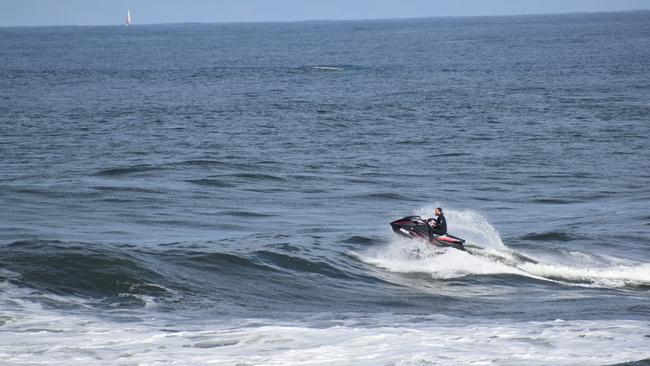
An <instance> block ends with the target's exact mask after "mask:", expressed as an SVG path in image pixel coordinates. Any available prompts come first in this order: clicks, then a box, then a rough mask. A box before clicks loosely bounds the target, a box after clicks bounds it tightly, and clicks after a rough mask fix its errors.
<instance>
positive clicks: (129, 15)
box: [124, 9, 133, 27]
mask: <svg viewBox="0 0 650 366" xmlns="http://www.w3.org/2000/svg"><path fill="white" fill-rule="evenodd" d="M132 22H133V21H132V20H131V9H127V10H126V22H125V23H124V25H126V26H127V27H128V26H130V25H131V23H132Z"/></svg>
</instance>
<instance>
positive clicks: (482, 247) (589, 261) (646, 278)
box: [352, 207, 650, 288]
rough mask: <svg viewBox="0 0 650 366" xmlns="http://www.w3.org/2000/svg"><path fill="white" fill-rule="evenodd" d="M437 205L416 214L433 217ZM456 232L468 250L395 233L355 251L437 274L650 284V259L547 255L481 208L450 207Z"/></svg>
mask: <svg viewBox="0 0 650 366" xmlns="http://www.w3.org/2000/svg"><path fill="white" fill-rule="evenodd" d="M433 211H434V207H424V208H421V209H419V210H416V212H415V214H418V215H420V216H422V217H432V216H433ZM446 216H447V218H448V221H449V222H453V230H452V231H453V232H452V233H453V234H454V235H458V236H460V237H462V238H464V239H466V240H467V243H468V244H469V245H468V246H467V249H468V251H467V252H463V251H460V250H456V249H453V248H439V247H435V246H432V245H431V244H429V243H425V242H424V241H419V240H412V239H407V238H401V237H397V236H395V238H394V239H393V240H391V241H390V242H389V244H387V245H385V246H382V247H375V248H369V249H368V250H366V251H365V252H363V253H352V255H353V256H355V257H356V258H358V259H359V260H361V261H363V262H365V263H368V264H371V265H374V266H377V267H380V268H383V269H386V270H388V271H391V272H398V273H427V274H430V275H431V276H432V278H436V279H445V280H446V279H453V278H461V277H465V276H475V275H479V276H480V275H500V274H514V275H519V276H523V277H528V278H532V279H536V280H544V281H552V282H555V283H560V284H566V285H572V286H584V287H606V288H623V287H635V288H647V287H648V286H650V263H643V262H634V261H631V260H627V259H622V258H614V257H605V256H597V255H591V254H586V253H581V252H563V253H562V254H561V255H562V256H561V257H560V256H555V257H554V256H547V257H546V258H544V260H541V259H537V258H534V257H532V256H529V255H527V254H523V253H519V252H517V251H515V250H513V249H510V248H508V247H507V246H506V245H505V244H504V243H503V241H502V239H501V237H500V235H499V232H498V231H497V230H496V229H495V228H494V227H493V226H492V225H490V224H489V223H488V221H487V220H486V219H485V218H484V217H483V216H482V215H480V214H479V213H477V212H474V211H468V210H448V211H447V212H446Z"/></svg>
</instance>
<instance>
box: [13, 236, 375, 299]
mask: <svg viewBox="0 0 650 366" xmlns="http://www.w3.org/2000/svg"><path fill="white" fill-rule="evenodd" d="M267 247H268V250H258V251H253V252H250V253H226V252H213V251H209V248H208V249H206V248H200V249H190V248H188V247H185V248H183V247H180V248H179V246H178V245H174V246H173V247H167V246H164V247H163V246H158V247H157V248H156V249H144V248H139V249H138V248H137V247H133V246H131V245H109V244H94V243H82V242H61V241H52V240H50V241H47V240H23V241H15V242H12V243H10V244H5V245H2V246H0V274H2V273H12V274H15V275H12V276H0V280H6V281H9V282H11V283H13V284H15V285H18V286H20V287H24V288H30V289H35V290H38V291H39V292H43V293H51V294H55V295H59V296H76V297H79V296H80V297H83V298H88V299H99V300H101V301H102V303H104V304H111V306H133V305H134V304H136V303H137V302H134V301H129V298H137V299H141V298H142V297H143V296H144V297H147V298H150V299H153V301H156V302H159V303H176V302H179V299H181V300H180V301H181V302H182V301H183V300H182V299H185V300H188V301H196V299H199V300H198V301H217V302H218V303H224V302H225V303H242V301H244V302H246V303H249V304H260V303H263V300H261V299H260V298H263V297H264V296H276V295H277V296H279V299H278V301H279V302H286V301H289V300H290V299H291V298H297V297H299V298H302V299H304V300H305V301H315V300H314V299H315V298H318V299H319V301H323V298H322V295H320V294H318V291H317V289H318V288H319V287H320V288H321V290H322V289H324V288H326V287H323V286H326V285H324V284H323V283H322V282H321V281H320V280H319V278H320V279H323V278H325V279H327V281H326V282H327V283H329V284H333V283H338V285H337V286H338V287H339V288H341V286H342V285H341V282H340V281H347V282H348V288H350V287H356V286H357V285H356V284H353V283H354V282H356V281H365V282H368V281H371V282H372V280H373V279H372V278H370V277H366V276H363V275H355V274H351V273H350V272H348V271H347V270H343V269H341V268H338V266H337V265H335V264H332V263H329V262H328V261H327V260H325V259H322V258H319V257H311V256H310V257H307V256H305V254H304V252H301V250H300V248H298V247H295V246H291V245H288V244H286V243H284V244H281V245H280V244H278V245H269V246H267ZM269 286H272V288H273V289H274V290H273V291H275V292H276V294H272V293H271V292H270V289H269ZM305 289H309V290H305ZM346 291H347V290H346ZM282 293H286V294H291V295H290V296H289V295H287V296H286V298H285V297H283V296H280V295H279V294H282ZM192 299H194V300H192ZM243 299H255V300H250V301H247V300H243ZM140 305H146V304H140Z"/></svg>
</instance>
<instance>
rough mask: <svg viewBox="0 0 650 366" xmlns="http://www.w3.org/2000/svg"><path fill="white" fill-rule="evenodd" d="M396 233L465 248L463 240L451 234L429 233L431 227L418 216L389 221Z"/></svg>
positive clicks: (461, 248)
mask: <svg viewBox="0 0 650 366" xmlns="http://www.w3.org/2000/svg"><path fill="white" fill-rule="evenodd" d="M390 226H391V227H392V228H393V231H394V232H396V233H397V234H400V235H402V236H405V237H407V238H412V239H422V240H426V241H427V242H429V243H431V244H433V245H436V246H439V247H452V248H456V249H459V250H465V247H464V246H463V244H464V243H465V240H463V239H461V238H459V237H456V236H453V235H449V234H447V235H437V234H433V233H431V227H430V226H429V224H427V222H426V221H425V220H424V219H423V218H422V217H420V216H406V217H404V218H401V219H399V220H395V221H393V222H391V223H390Z"/></svg>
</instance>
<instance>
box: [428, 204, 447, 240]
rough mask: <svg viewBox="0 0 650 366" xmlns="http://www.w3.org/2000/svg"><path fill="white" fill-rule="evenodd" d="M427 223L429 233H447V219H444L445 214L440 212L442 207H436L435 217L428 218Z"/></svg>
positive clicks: (431, 234)
mask: <svg viewBox="0 0 650 366" xmlns="http://www.w3.org/2000/svg"><path fill="white" fill-rule="evenodd" d="M427 223H428V224H429V228H430V229H429V234H430V236H433V235H447V220H446V219H445V214H444V213H442V208H440V207H437V208H436V218H435V219H434V218H430V219H428V220H427Z"/></svg>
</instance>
